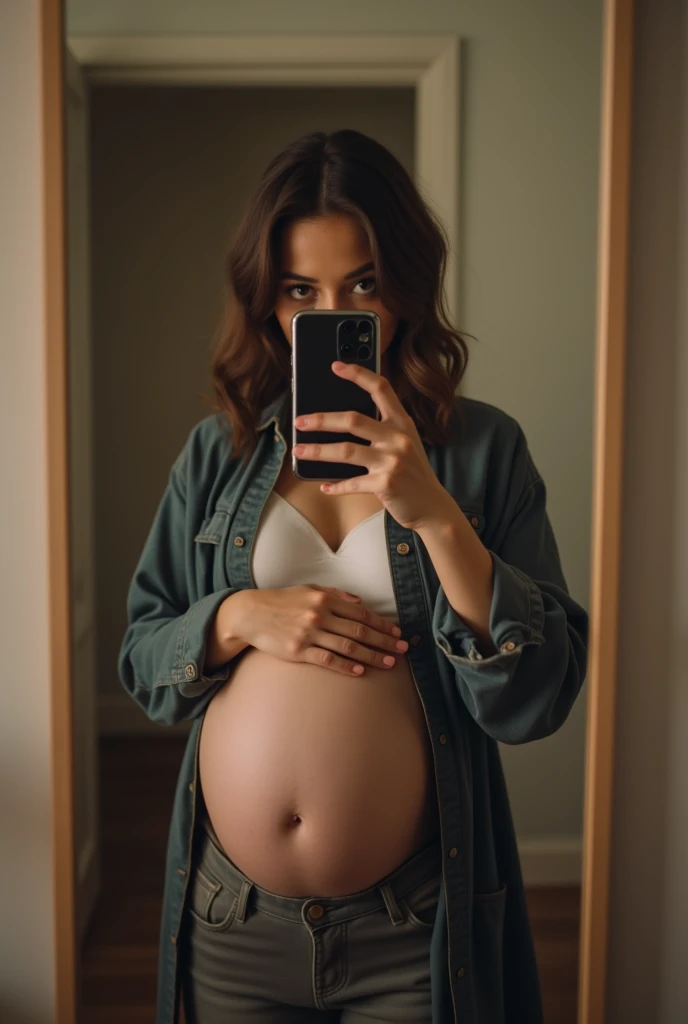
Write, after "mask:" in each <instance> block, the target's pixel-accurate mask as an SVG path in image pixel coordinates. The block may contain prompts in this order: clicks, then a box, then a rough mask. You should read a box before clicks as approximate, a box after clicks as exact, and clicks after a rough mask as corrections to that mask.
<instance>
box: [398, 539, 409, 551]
mask: <svg viewBox="0 0 688 1024" xmlns="http://www.w3.org/2000/svg"><path fill="white" fill-rule="evenodd" d="M410 550H411V549H410V547H409V546H408V544H407V543H406V541H405V540H402V542H401V544H397V551H398V552H399V554H400V555H408V553H409V551H410Z"/></svg>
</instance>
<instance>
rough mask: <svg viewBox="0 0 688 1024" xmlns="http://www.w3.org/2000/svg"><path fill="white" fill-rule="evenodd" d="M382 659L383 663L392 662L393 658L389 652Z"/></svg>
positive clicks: (388, 663) (390, 663)
mask: <svg viewBox="0 0 688 1024" xmlns="http://www.w3.org/2000/svg"><path fill="white" fill-rule="evenodd" d="M382 660H383V661H384V663H385V665H393V664H394V658H393V657H392V655H391V654H386V655H385V656H384V658H383V659H382Z"/></svg>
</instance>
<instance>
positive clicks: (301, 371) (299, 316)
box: [291, 309, 380, 480]
mask: <svg viewBox="0 0 688 1024" xmlns="http://www.w3.org/2000/svg"><path fill="white" fill-rule="evenodd" d="M363 318H365V319H366V320H371V321H372V323H373V327H374V330H373V336H372V346H371V347H372V352H371V355H370V357H369V358H368V359H360V360H359V359H357V358H354V359H345V360H344V361H345V362H357V363H359V365H361V366H366V367H367V368H368V369H370V370H374V371H375V372H376V373H379V372H380V321H379V318H378V317H377V315H376V314H375V313H371V312H369V311H368V310H361V309H358V310H341V309H337V310H319V309H318V310H315V309H311V310H302V311H301V312H300V313H296V315H295V316H294V317H293V319H292V325H291V331H292V352H291V359H292V374H291V382H292V447H293V445H295V444H298V443H299V442H303V443H305V444H308V443H315V444H331V443H336V442H338V441H353V442H355V443H356V444H362V445H369V444H370V442H369V441H367V440H365V439H364V438H361V437H356V436H355V435H354V434H350V433H348V432H345V431H336V432H334V431H325V430H297V429H296V428H294V426H293V421H294V419H295V418H296V417H297V416H303V415H305V414H307V413H309V412H342V411H344V412H346V411H349V410H353V411H354V412H360V413H363V415H364V416H370V417H371V419H375V420H379V419H380V410H379V409H378V407H377V406H376V405H375V402H374V401H373V398H372V396H371V395H370V394H369V393H368V392H367V391H365V390H364V389H363V388H362V387H360V386H359V385H358V384H354V383H353V381H350V380H345V379H344V378H342V377H338V376H337V374H336V373H335V372H334V370H333V369H332V363H333V362H334V361H335V360H336V359H339V358H340V355H339V352H338V348H337V332H338V325H339V324H340V323H341V322H342V321H343V320H356V321H358V320H361V319H363ZM292 470H293V472H294V475H295V476H297V477H298V478H299V479H300V480H348V479H350V478H351V477H353V476H361V475H362V474H363V473H367V469H366V467H365V466H356V465H352V464H351V463H346V462H323V461H322V460H320V459H298V458H295V457H294V455H293V454H292Z"/></svg>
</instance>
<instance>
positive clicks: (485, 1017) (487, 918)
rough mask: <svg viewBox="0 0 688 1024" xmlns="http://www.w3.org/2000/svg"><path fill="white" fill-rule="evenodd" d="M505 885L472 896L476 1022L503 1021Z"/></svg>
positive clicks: (483, 1023) (496, 1022)
mask: <svg viewBox="0 0 688 1024" xmlns="http://www.w3.org/2000/svg"><path fill="white" fill-rule="evenodd" d="M505 906H506V886H505V885H504V886H502V888H501V889H498V890H497V891H496V892H487V893H475V894H474V896H473V980H474V986H475V1005H476V1024H503V1021H504V971H503V959H504V911H505Z"/></svg>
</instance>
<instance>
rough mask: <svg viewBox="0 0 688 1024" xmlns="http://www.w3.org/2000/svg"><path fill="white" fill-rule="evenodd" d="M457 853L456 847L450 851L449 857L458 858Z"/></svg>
mask: <svg viewBox="0 0 688 1024" xmlns="http://www.w3.org/2000/svg"><path fill="white" fill-rule="evenodd" d="M457 852H458V851H457V849H456V847H455V846H452V848H451V850H450V851H449V856H450V857H456V854H457Z"/></svg>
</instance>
